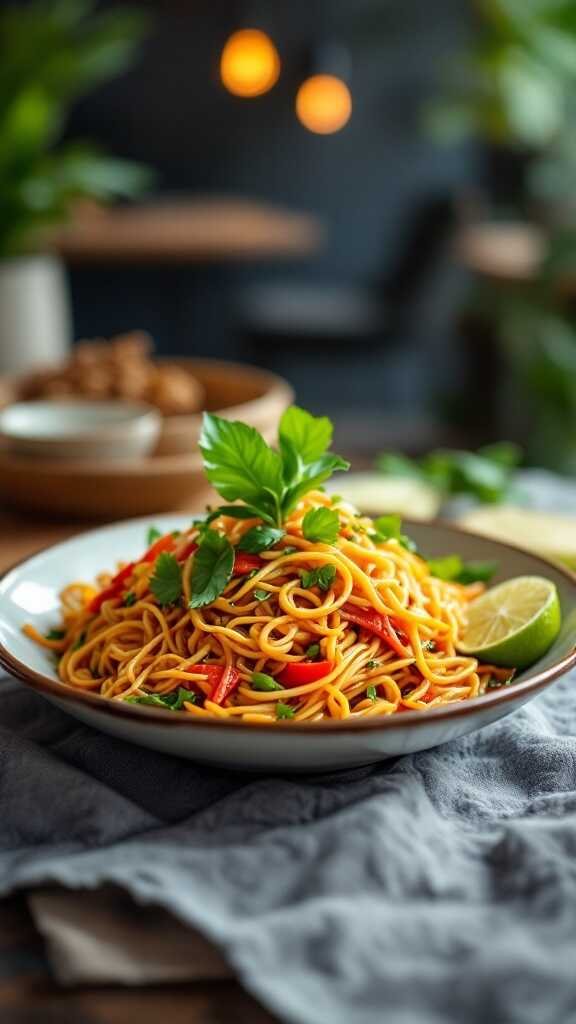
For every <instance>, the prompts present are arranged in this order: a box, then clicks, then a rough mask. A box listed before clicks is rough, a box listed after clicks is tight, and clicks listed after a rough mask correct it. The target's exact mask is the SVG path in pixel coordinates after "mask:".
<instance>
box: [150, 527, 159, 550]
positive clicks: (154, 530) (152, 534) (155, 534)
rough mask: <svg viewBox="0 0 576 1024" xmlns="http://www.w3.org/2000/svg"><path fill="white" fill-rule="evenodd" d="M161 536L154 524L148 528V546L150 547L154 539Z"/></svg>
mask: <svg viewBox="0 0 576 1024" xmlns="http://www.w3.org/2000/svg"><path fill="white" fill-rule="evenodd" d="M161 536H162V533H161V532H160V530H158V529H157V527H156V526H151V527H150V528H149V530H148V537H147V541H148V547H151V545H152V544H153V543H154V541H155V540H160V537H161Z"/></svg>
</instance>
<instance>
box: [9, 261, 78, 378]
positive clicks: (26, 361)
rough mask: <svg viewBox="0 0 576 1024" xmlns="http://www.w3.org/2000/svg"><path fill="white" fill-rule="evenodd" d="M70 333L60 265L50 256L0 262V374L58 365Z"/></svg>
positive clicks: (68, 313)
mask: <svg viewBox="0 0 576 1024" xmlns="http://www.w3.org/2000/svg"><path fill="white" fill-rule="evenodd" d="M71 333H72V332H71V315H70V303H69V297H68V287H67V282H66V273H65V270H64V267H63V265H62V263H61V261H60V260H59V259H58V258H57V257H56V256H51V255H48V254H42V255H37V256H22V257H17V258H15V259H9V260H2V261H0V373H21V372H23V371H27V370H30V369H33V368H34V367H37V366H43V365H49V364H51V363H58V362H61V361H62V360H63V359H65V357H66V354H67V353H68V351H69V349H70V343H71Z"/></svg>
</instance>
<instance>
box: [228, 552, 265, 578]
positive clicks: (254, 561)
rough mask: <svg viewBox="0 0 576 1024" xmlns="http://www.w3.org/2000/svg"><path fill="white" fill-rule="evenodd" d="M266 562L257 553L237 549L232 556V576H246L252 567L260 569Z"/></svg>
mask: <svg viewBox="0 0 576 1024" xmlns="http://www.w3.org/2000/svg"><path fill="white" fill-rule="evenodd" d="M265 564H266V563H265V562H264V560H263V559H262V558H260V556H259V555H248V554H246V553H245V552H244V551H237V552H236V556H235V558H234V569H233V570H232V572H233V575H234V576H247V575H248V573H249V572H253V571H254V569H261V568H262V566H263V565H265Z"/></svg>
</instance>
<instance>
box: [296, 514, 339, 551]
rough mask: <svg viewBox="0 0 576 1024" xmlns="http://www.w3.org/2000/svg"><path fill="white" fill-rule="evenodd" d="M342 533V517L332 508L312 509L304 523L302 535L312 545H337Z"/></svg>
mask: <svg viewBox="0 0 576 1024" xmlns="http://www.w3.org/2000/svg"><path fill="white" fill-rule="evenodd" d="M339 532H340V517H339V515H338V513H337V512H336V511H335V510H334V509H331V508H311V509H310V511H309V512H307V513H306V515H305V516H304V519H303V521H302V534H303V536H304V537H305V539H306V540H309V541H311V542H312V543H320V544H335V543H336V539H337V537H338V534H339Z"/></svg>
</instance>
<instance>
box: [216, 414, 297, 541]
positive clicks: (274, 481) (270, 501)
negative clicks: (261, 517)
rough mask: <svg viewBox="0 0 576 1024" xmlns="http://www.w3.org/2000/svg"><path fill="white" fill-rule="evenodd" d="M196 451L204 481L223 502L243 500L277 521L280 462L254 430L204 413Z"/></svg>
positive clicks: (279, 498) (280, 473) (280, 486)
mask: <svg viewBox="0 0 576 1024" xmlns="http://www.w3.org/2000/svg"><path fill="white" fill-rule="evenodd" d="M200 450H201V452H202V455H203V458H204V469H205V472H206V476H207V478H208V480H209V481H210V483H211V484H212V486H213V487H214V488H215V489H216V490H217V491H218V493H219V494H221V495H222V497H223V498H224V499H225V500H226V501H238V500H241V501H244V502H246V504H249V505H252V506H253V507H254V508H257V509H260V510H262V512H264V513H265V514H266V515H267V516H272V518H274V519H275V521H278V519H279V514H280V503H281V500H282V495H283V492H284V480H283V476H282V460H281V458H280V456H279V455H278V453H277V452H274V451H272V449H271V448H270V447H269V446H268V445H267V444H266V442H265V440H264V438H263V437H262V436H261V435H260V434H259V433H258V431H257V430H255V429H254V427H249V426H248V425H247V424H246V423H239V422H236V421H230V420H225V419H222V418H221V417H220V416H214V415H212V414H211V413H204V418H203V421H202V433H201V436H200Z"/></svg>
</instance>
